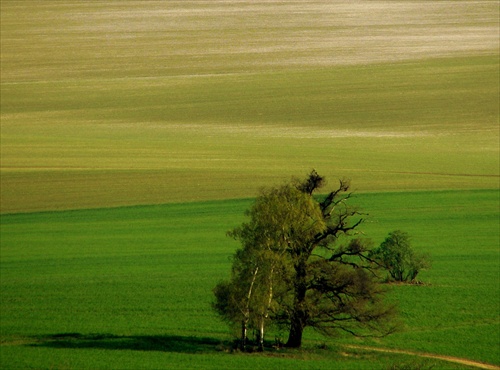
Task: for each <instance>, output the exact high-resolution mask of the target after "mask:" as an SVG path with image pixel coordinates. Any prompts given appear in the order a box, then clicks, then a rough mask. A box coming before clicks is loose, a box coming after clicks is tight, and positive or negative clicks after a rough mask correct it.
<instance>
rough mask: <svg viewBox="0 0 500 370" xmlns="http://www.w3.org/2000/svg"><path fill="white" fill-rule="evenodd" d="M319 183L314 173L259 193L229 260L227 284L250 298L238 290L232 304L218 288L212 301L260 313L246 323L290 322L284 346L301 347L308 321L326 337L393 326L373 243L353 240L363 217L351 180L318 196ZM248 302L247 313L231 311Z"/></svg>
mask: <svg viewBox="0 0 500 370" xmlns="http://www.w3.org/2000/svg"><path fill="white" fill-rule="evenodd" d="M324 182H325V181H324V178H323V177H321V176H320V175H318V173H317V172H316V171H312V172H311V173H310V174H309V176H308V177H307V178H306V179H305V180H303V181H299V180H292V181H291V182H290V183H287V184H284V185H282V186H280V187H276V188H272V189H268V190H265V191H262V192H261V195H260V196H259V197H258V198H257V200H256V201H255V204H254V205H253V206H252V208H251V209H250V210H249V211H248V212H247V216H248V217H249V218H250V221H249V222H247V223H244V224H243V225H242V226H241V227H239V228H236V229H234V230H233V231H231V232H230V233H229V235H230V236H232V237H233V238H235V239H236V240H239V241H240V242H241V244H242V248H241V249H239V250H238V251H237V252H236V254H235V257H234V259H233V269H232V275H231V279H230V281H229V282H228V283H227V284H228V286H229V287H230V289H229V290H231V291H233V290H234V291H238V290H241V291H250V290H251V291H252V294H251V295H252V296H254V297H255V300H254V301H250V300H248V299H246V298H244V297H243V295H242V294H240V298H238V299H239V300H240V303H239V304H237V303H236V302H237V301H238V299H235V300H233V301H232V303H230V305H231V304H233V305H234V306H232V307H229V306H225V303H224V302H225V301H224V300H219V296H218V295H217V291H216V292H215V293H216V302H215V304H214V307H216V308H217V307H222V309H218V310H217V312H219V314H221V315H222V316H223V317H227V316H228V315H229V316H231V315H232V313H233V312H240V313H241V312H248V313H249V315H248V316H249V317H251V316H252V315H255V318H257V320H254V319H252V318H249V319H248V321H247V323H249V324H250V325H254V326H258V327H260V326H262V328H263V325H264V323H265V322H268V323H272V324H277V325H282V326H285V327H287V328H288V329H289V335H288V341H287V343H286V346H288V347H300V346H301V344H302V335H303V331H304V328H306V327H307V326H310V327H313V328H314V329H316V330H318V331H319V332H321V333H323V334H326V335H332V334H333V333H335V332H336V331H337V330H344V331H347V332H349V333H352V334H355V335H366V334H368V333H373V332H378V333H379V335H386V334H388V333H390V332H392V331H393V330H394V326H393V325H392V324H391V318H392V317H393V315H394V309H393V307H392V306H387V305H385V304H384V302H383V300H382V297H383V293H384V291H383V289H382V285H381V284H379V279H378V277H377V274H376V271H377V268H378V266H377V264H376V263H375V261H374V260H373V259H372V258H371V257H370V255H369V250H370V248H371V246H372V243H371V242H370V241H369V240H366V239H362V238H353V236H355V235H356V230H357V228H358V226H359V225H360V224H361V223H362V222H363V215H362V214H361V213H360V212H359V211H358V210H357V209H356V208H354V207H351V206H350V205H349V200H350V198H351V197H352V193H349V182H348V181H345V180H341V181H340V182H339V187H338V188H337V189H335V190H333V191H331V192H330V193H328V194H327V195H326V196H324V197H322V198H320V199H317V198H316V197H315V195H314V193H315V192H316V191H318V190H319V189H321V188H322V187H323V186H324ZM252 276H255V279H254V278H253V277H252ZM259 276H260V278H258V277H259ZM264 277H265V278H264ZM221 284H226V283H221ZM250 287H251V289H250ZM257 287H258V288H257ZM216 290H217V288H216ZM257 297H260V298H258V299H257ZM241 298H243V299H241ZM243 302H244V303H243ZM254 302H255V303H254ZM247 303H248V311H245V310H246V308H245V309H243V310H241V309H239V310H238V309H235V307H247V306H246V304H247ZM242 317H245V315H244V314H243V316H242ZM232 321H233V322H234V321H235V320H234V318H233V319H232ZM257 322H258V323H259V324H258V325H256V323H257ZM259 339H260V340H263V329H262V331H261V335H260V337H259Z"/></svg>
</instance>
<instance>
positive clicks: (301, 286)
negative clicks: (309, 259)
mask: <svg viewBox="0 0 500 370" xmlns="http://www.w3.org/2000/svg"><path fill="white" fill-rule="evenodd" d="M295 273H296V276H295V279H296V280H295V292H294V294H295V298H294V307H293V313H292V317H291V323H290V333H289V335H288V341H287V343H286V347H290V348H299V347H300V346H301V345H302V333H303V331H304V328H305V326H306V321H307V312H306V310H305V300H306V292H307V283H306V262H305V261H304V260H302V261H299V262H298V263H297V265H295Z"/></svg>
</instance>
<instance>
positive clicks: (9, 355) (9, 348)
mask: <svg viewBox="0 0 500 370" xmlns="http://www.w3.org/2000/svg"><path fill="white" fill-rule="evenodd" d="M356 202H357V203H359V204H360V205H362V206H363V207H364V209H365V210H366V211H367V212H369V213H370V215H371V218H370V220H369V222H368V223H366V224H365V227H364V230H365V232H366V235H367V236H368V237H372V238H374V240H375V241H376V242H380V241H381V240H382V239H383V237H384V236H385V234H386V233H387V232H388V231H390V230H393V229H396V228H401V229H403V230H407V231H408V232H410V233H411V235H412V236H413V237H414V246H415V248H416V249H418V250H422V251H428V252H430V253H431V254H432V257H433V261H434V266H433V268H432V269H431V270H430V271H428V272H424V273H423V274H422V276H421V278H422V279H423V280H424V281H426V282H427V283H429V284H430V285H428V286H410V287H404V286H402V287H395V288H394V290H393V292H392V293H391V297H392V298H393V299H395V300H397V301H398V303H399V305H400V307H401V310H402V318H403V320H404V322H405V324H406V329H405V331H404V332H402V333H399V334H396V335H394V336H392V337H389V338H387V339H384V340H381V341H377V342H376V343H375V345H377V346H387V347H394V348H400V349H409V350H417V351H425V352H430V353H440V354H446V355H452V356H458V357H465V358H470V359H475V360H479V361H486V362H492V363H497V364H500V360H499V353H498V346H497V344H498V329H499V321H498V312H499V309H500V307H498V302H499V299H500V297H499V295H498V294H499V289H498V279H497V277H498V265H497V261H498V258H499V251H498V242H499V234H498V227H497V226H498V217H499V215H498V206H499V199H498V193H497V192H496V191H465V192H464V191H447V192H425V193H424V192H422V193H420V192H416V193H387V194H371V195H368V194H366V195H359V196H358V197H357V199H356ZM249 204H250V201H223V202H209V203H193V204H179V205H165V206H148V207H133V208H118V209H107V210H95V211H72V212H61V213H36V214H24V215H21V214H20V215H8V216H3V217H2V241H1V248H2V250H1V252H2V253H1V255H2V264H1V274H2V279H1V290H2V303H1V310H2V320H1V333H2V342H3V346H2V347H1V353H2V358H3V360H2V361H3V362H4V364H6V365H8V366H13V367H15V366H20V365H22V364H24V365H27V364H29V365H30V366H35V367H40V366H41V367H51V364H52V366H54V367H56V368H59V367H61V366H63V365H64V364H65V363H67V365H68V366H69V367H80V366H81V365H82V364H86V366H87V367H92V366H94V365H95V364H100V365H101V366H109V367H113V366H112V364H113V363H114V364H115V367H116V364H119V366H120V367H128V366H130V367H133V364H134V363H136V362H134V361H137V360H133V359H131V357H132V353H135V355H136V356H138V358H140V359H141V361H143V364H144V367H155V365H156V366H158V363H157V362H156V361H164V362H165V363H167V362H168V363H171V364H172V365H173V366H174V364H177V365H175V366H182V364H185V361H188V360H187V359H188V358H189V359H190V360H189V361H194V362H196V363H204V361H213V364H214V365H212V366H215V367H217V366H219V367H220V366H225V367H233V366H236V365H238V364H239V365H242V364H248V363H252V364H255V365H256V366H257V365H258V364H259V363H260V362H261V361H269V362H268V363H267V365H266V367H267V366H276V367H280V366H284V365H283V364H286V363H288V361H291V359H288V360H286V359H281V360H280V359H276V358H272V359H268V358H261V357H257V358H254V357H251V358H247V357H246V356H234V357H233V356H229V357H228V356H226V355H223V354H222V353H217V351H216V348H217V343H219V342H220V341H223V340H225V339H227V338H228V334H227V329H226V328H225V326H224V325H221V324H220V323H219V322H218V320H217V319H216V318H215V317H214V315H213V314H212V312H211V311H210V308H209V303H210V300H211V294H210V289H211V287H213V286H214V284H215V283H216V282H217V280H219V279H221V278H223V277H224V276H227V274H228V272H229V267H230V261H229V260H228V257H229V255H230V254H231V253H232V252H233V251H234V248H235V247H236V246H237V245H236V244H235V243H234V242H233V241H231V240H230V239H228V238H226V237H225V236H224V232H225V231H226V230H228V229H229V228H231V227H233V226H235V225H237V224H238V223H240V222H241V221H242V220H243V217H242V213H243V210H244V209H245V208H246V207H248V205H249ZM68 333H76V334H68ZM61 334H67V335H66V337H65V336H62V337H61V336H59V337H53V336H54V335H61ZM190 337H194V339H190ZM307 338H308V341H307V342H306V346H307V347H314V346H315V345H317V344H319V343H322V342H323V341H324V339H323V338H321V337H319V336H317V335H316V334H314V333H312V332H311V333H308V335H307ZM345 342H352V340H351V339H349V338H339V339H335V340H331V341H329V340H327V341H326V343H327V345H328V346H329V348H331V349H333V350H332V351H327V352H324V351H319V352H318V353H316V352H313V353H309V354H300V353H297V354H296V355H294V356H295V357H294V356H292V357H293V358H295V359H297V358H296V357H297V356H298V357H299V358H300V357H301V356H306V357H307V356H310V358H309V357H307V358H306V359H309V360H311V361H310V363H305V362H301V361H299V362H296V363H295V365H294V366H299V367H300V368H308V366H309V367H315V366H316V367H322V366H326V364H327V363H328V361H330V363H331V361H336V362H339V361H340V363H343V361H347V362H346V363H345V366H348V367H355V368H358V367H360V366H364V365H366V366H367V367H368V368H369V361H372V362H373V361H375V363H376V364H378V366H380V367H382V368H384V367H386V366H387V365H388V364H390V363H391V361H396V362H397V361H400V360H398V359H397V358H395V357H391V356H388V357H384V356H382V357H380V358H379V357H377V356H375V357H374V358H372V357H371V356H374V355H368V357H367V358H363V356H361V362H359V363H358V362H357V360H356V356H354V355H355V354H353V356H354V357H352V358H350V357H348V358H347V359H346V358H344V357H342V356H341V355H340V352H342V351H340V352H338V350H337V345H338V344H339V343H345ZM354 342H355V343H358V344H359V343H360V342H359V341H354ZM175 343H177V344H175ZM361 343H364V344H373V343H372V342H371V341H365V342H361ZM33 344H34V345H35V346H34V347H33V346H31V345H33ZM175 345H177V346H178V347H175ZM76 349H78V350H76ZM106 349H108V351H105V350H106ZM109 349H111V350H112V351H109ZM138 349H139V350H140V349H146V350H150V351H147V352H140V351H139V352H137V350H138ZM113 350H114V351H113ZM134 351H136V352H134ZM191 352H198V354H199V355H197V356H196V357H194V358H190V357H189V356H188V354H189V353H191ZM122 353H123V354H122ZM122 355H123V358H122ZM358 355H360V354H358ZM42 358H43V359H42ZM118 358H121V359H120V360H118ZM365 360H366V361H367V362H365ZM406 360H408V359H406ZM406 360H405V361H406ZM115 361H119V362H117V363H116V362H115ZM128 361H132V362H128ZM198 361H201V362H198ZM252 361H255V363H254V362H252ZM401 361H402V360H401ZM106 364H107V365H106ZM223 364H226V365H223ZM363 364H364V365H363Z"/></svg>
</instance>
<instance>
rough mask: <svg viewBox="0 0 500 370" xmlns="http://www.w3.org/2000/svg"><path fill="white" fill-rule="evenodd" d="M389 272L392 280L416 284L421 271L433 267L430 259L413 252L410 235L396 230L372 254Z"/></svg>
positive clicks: (422, 254)
mask: <svg viewBox="0 0 500 370" xmlns="http://www.w3.org/2000/svg"><path fill="white" fill-rule="evenodd" d="M371 256H372V258H374V259H376V260H379V261H380V263H381V264H382V265H383V266H384V268H385V269H386V270H387V271H388V272H389V275H390V276H391V278H392V280H394V281H399V282H404V281H406V282H414V281H415V279H416V278H417V275H418V273H419V272H420V271H421V270H425V269H428V268H429V267H430V266H431V263H430V257H429V256H428V255H426V254H424V253H417V252H415V251H414V250H413V248H412V247H411V243H410V236H409V235H408V233H406V232H403V231H400V230H396V231H393V232H391V233H389V235H388V236H387V238H386V239H385V240H384V241H383V242H382V244H380V246H379V247H378V248H376V249H374V250H373V251H372V252H371Z"/></svg>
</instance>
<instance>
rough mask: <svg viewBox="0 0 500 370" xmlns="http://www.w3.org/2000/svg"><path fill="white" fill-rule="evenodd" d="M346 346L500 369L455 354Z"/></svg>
mask: <svg viewBox="0 0 500 370" xmlns="http://www.w3.org/2000/svg"><path fill="white" fill-rule="evenodd" d="M345 347H347V348H352V349H361V350H365V351H375V352H385V353H399V354H403V355H412V356H417V357H426V358H433V359H436V360H443V361H448V362H454V363H457V364H461V365H467V366H473V367H477V368H479V369H488V370H500V366H496V365H491V364H486V363H484V362H478V361H473V360H468V359H465V358H459V357H453V356H444V355H435V354H431V353H421V352H412V351H406V350H402V349H391V348H379V347H370V346H358V345H352V344H347V345H345Z"/></svg>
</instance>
